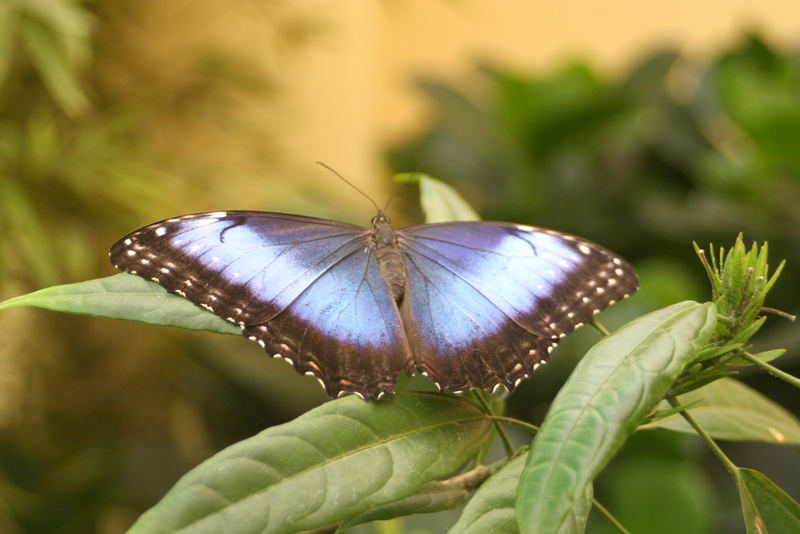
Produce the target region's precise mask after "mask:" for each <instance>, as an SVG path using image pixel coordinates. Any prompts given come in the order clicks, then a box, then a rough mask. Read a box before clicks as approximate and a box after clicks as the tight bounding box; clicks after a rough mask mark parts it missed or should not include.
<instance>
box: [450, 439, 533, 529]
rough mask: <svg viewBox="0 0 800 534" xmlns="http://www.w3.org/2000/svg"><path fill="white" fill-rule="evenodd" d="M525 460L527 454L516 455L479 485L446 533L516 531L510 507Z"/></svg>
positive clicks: (511, 506) (515, 521) (512, 506)
mask: <svg viewBox="0 0 800 534" xmlns="http://www.w3.org/2000/svg"><path fill="white" fill-rule="evenodd" d="M527 457H528V454H527V453H525V454H522V455H520V456H517V457H516V458H514V459H513V460H511V461H510V462H508V463H507V464H506V465H504V466H503V467H502V468H501V469H499V470H498V471H497V473H495V474H494V475H492V476H491V477H489V479H488V480H487V481H486V482H484V483H483V484H481V486H480V487H479V488H478V490H477V491H476V492H475V494H474V495H473V496H472V498H471V499H470V500H469V502H468V503H467V505H466V506H465V507H464V511H463V512H462V513H461V517H459V519H458V521H457V522H456V524H455V525H453V527H452V528H451V529H450V530H449V531H448V534H482V533H483V532H496V533H498V534H516V533H517V532H519V529H518V528H517V517H516V514H515V513H514V505H515V502H516V500H517V485H518V484H519V475H520V473H522V469H523V467H524V466H525V459H526V458H527Z"/></svg>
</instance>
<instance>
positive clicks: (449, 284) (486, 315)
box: [398, 222, 638, 391]
mask: <svg viewBox="0 0 800 534" xmlns="http://www.w3.org/2000/svg"><path fill="white" fill-rule="evenodd" d="M398 235H399V236H400V238H399V240H400V241H399V246H400V248H401V251H402V254H403V258H404V261H405V263H406V270H407V276H408V287H407V290H406V294H405V297H404V300H403V302H402V305H401V315H402V317H403V321H404V324H405V328H406V334H407V337H408V339H409V344H410V347H411V350H412V353H413V354H414V357H415V363H416V366H417V368H418V369H419V370H420V371H423V372H425V373H427V374H428V375H430V376H431V377H432V378H433V379H434V381H436V382H437V383H438V384H439V385H440V387H442V388H443V389H447V390H455V391H460V390H466V389H471V388H481V389H494V388H495V387H496V386H498V385H503V386H505V387H506V388H508V389H509V390H511V389H513V388H514V387H515V386H516V385H517V384H518V383H519V381H520V380H521V379H522V378H525V377H526V376H528V375H529V374H530V373H531V372H532V371H533V370H534V369H535V368H536V366H537V365H538V364H540V363H542V362H544V361H545V360H546V358H547V354H548V353H549V352H550V350H552V348H553V347H554V346H555V345H556V343H557V342H558V339H559V338H560V337H563V336H564V335H566V334H567V333H569V332H571V331H572V330H574V329H575V328H577V327H578V326H580V325H581V324H584V323H586V322H588V321H589V320H590V319H591V318H592V316H593V315H594V314H595V313H597V312H599V311H602V310H603V309H605V308H606V307H608V306H609V305H611V304H612V303H614V302H616V301H618V300H620V299H622V298H624V297H626V296H628V295H630V294H631V293H633V292H634V291H635V290H636V289H637V287H638V279H637V277H636V273H635V272H634V270H633V268H632V267H631V266H630V265H629V264H628V263H627V262H625V261H624V260H622V259H621V258H619V257H618V256H616V255H615V254H614V253H612V252H610V251H608V250H607V249H605V248H603V247H600V246H599V245H596V244H594V243H591V242H589V241H586V240H583V239H580V238H577V237H574V236H570V235H566V234H561V233H558V232H554V231H552V230H545V229H541V228H534V227H530V226H524V225H515V224H508V223H495V222H456V223H443V224H430V225H421V226H414V227H410V228H405V229H403V230H401V231H400V232H398Z"/></svg>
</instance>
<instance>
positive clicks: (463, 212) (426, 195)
mask: <svg viewBox="0 0 800 534" xmlns="http://www.w3.org/2000/svg"><path fill="white" fill-rule="evenodd" d="M395 179H396V180H398V181H403V182H405V181H411V182H418V183H419V193H420V202H421V203H422V212H423V213H424V214H425V222H427V223H437V222H447V221H478V220H480V218H481V217H480V215H478V214H477V213H476V212H475V210H474V209H473V208H472V206H470V205H469V203H468V202H467V201H466V200H464V197H462V196H461V195H460V194H458V192H457V191H456V190H455V189H453V188H452V187H450V186H449V185H447V184H446V183H444V182H442V181H441V180H437V179H436V178H432V177H430V176H428V175H427V174H424V173H419V172H413V173H402V174H398V175H396V176H395Z"/></svg>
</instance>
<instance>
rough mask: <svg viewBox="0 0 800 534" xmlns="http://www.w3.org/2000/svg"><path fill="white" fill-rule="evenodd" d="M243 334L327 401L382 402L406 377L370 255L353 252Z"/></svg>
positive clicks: (396, 321)
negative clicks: (306, 377)
mask: <svg viewBox="0 0 800 534" xmlns="http://www.w3.org/2000/svg"><path fill="white" fill-rule="evenodd" d="M244 334H245V336H247V337H249V338H251V339H255V340H257V341H258V342H259V343H260V344H261V345H262V346H264V347H265V348H266V349H267V351H268V352H269V353H270V354H272V355H274V356H280V357H283V358H285V359H287V360H289V361H290V363H292V364H293V365H294V366H295V368H296V369H297V371H298V372H301V373H303V374H311V375H313V376H315V377H316V378H318V379H319V381H320V383H321V384H322V386H323V388H325V390H326V392H327V393H328V395H330V396H331V397H336V396H338V395H340V394H341V393H356V394H359V395H361V396H362V397H380V396H381V395H382V394H383V393H385V392H391V391H394V388H395V382H396V379H397V374H398V373H400V372H409V371H410V369H409V362H410V355H409V350H408V345H407V343H406V339H405V335H404V333H403V328H402V325H401V322H400V317H399V315H398V311H397V307H396V306H395V303H394V301H393V300H392V299H391V297H390V295H389V292H388V290H387V287H386V283H385V282H384V280H383V278H382V277H381V273H380V269H379V266H378V260H377V257H376V254H375V250H374V248H371V247H359V248H356V249H353V250H352V251H351V252H350V253H349V254H348V255H347V256H345V257H343V258H342V259H340V260H338V261H337V262H336V264H334V265H331V266H329V267H328V268H327V269H326V270H325V272H323V273H322V274H321V275H320V276H319V277H318V278H317V279H316V280H315V281H314V283H313V284H311V285H309V286H308V287H307V288H306V290H305V291H303V293H301V294H300V295H299V296H298V297H297V298H296V299H295V300H294V301H293V302H292V303H291V304H290V305H289V306H288V307H287V308H286V309H284V310H283V311H281V312H280V313H279V314H278V315H276V316H275V317H274V318H273V319H272V320H270V321H269V322H268V323H265V324H261V325H254V326H247V327H245V329H244Z"/></svg>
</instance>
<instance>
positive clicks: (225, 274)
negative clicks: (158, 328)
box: [110, 211, 410, 396]
mask: <svg viewBox="0 0 800 534" xmlns="http://www.w3.org/2000/svg"><path fill="white" fill-rule="evenodd" d="M110 258H111V262H112V263H113V264H114V265H115V266H116V267H117V268H119V269H121V270H124V271H127V272H129V273H133V274H138V275H139V276H142V277H145V278H149V279H152V280H154V281H156V282H158V283H159V284H160V285H162V286H163V287H164V288H166V289H167V290H168V291H171V292H173V293H177V294H179V295H182V296H184V297H185V298H187V299H188V300H190V301H191V302H193V303H195V304H197V305H199V306H203V307H204V308H207V309H209V310H210V311H212V312H213V313H215V314H217V315H219V316H220V317H222V318H224V319H227V320H229V321H232V322H234V323H237V324H239V325H240V326H241V327H242V330H243V332H244V335H245V336H246V337H248V338H249V339H251V340H253V341H256V342H258V343H259V344H260V345H261V346H262V347H264V348H265V350H267V351H268V353H269V354H271V355H274V356H275V357H282V358H284V359H286V360H288V361H289V362H290V363H292V364H293V365H294V367H295V368H296V369H297V371H298V372H300V373H304V374H311V375H313V376H315V377H316V378H317V379H319V381H320V382H321V383H322V385H323V387H324V388H325V389H326V391H327V392H328V394H329V395H331V396H336V395H338V394H340V393H341V392H353V393H357V394H360V395H362V396H379V395H380V394H381V393H382V392H385V391H391V390H393V389H394V383H395V377H396V375H397V373H399V372H403V371H407V370H408V361H409V359H410V358H409V354H408V345H407V343H406V340H405V336H404V333H403V329H402V325H401V323H400V318H399V315H398V311H397V307H396V305H395V303H394V301H393V300H392V298H391V296H390V295H389V292H388V290H387V287H386V284H385V283H384V281H383V278H382V276H381V272H380V268H379V266H378V264H377V258H376V254H375V250H374V247H372V246H371V241H370V240H369V230H366V229H364V228H360V227H357V226H352V225H348V224H343V223H338V222H335V221H329V220H325V219H316V218H311V217H301V216H297V215H287V214H280V213H267V212H252V211H227V212H215V213H200V214H195V215H187V216H183V217H176V218H173V219H166V220H164V221H160V222H157V223H154V224H151V225H148V226H145V227H143V228H141V229H139V230H137V231H135V232H133V233H131V234H129V235H127V236H125V237H123V238H122V239H120V240H119V241H118V242H117V243H116V244H115V245H114V246H113V247H112V249H111V253H110Z"/></svg>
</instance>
